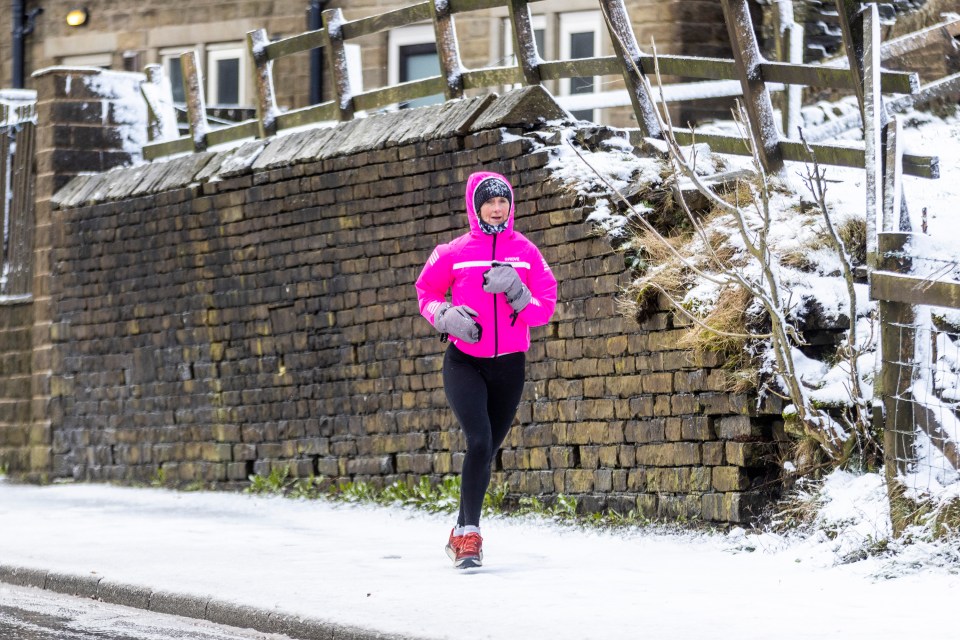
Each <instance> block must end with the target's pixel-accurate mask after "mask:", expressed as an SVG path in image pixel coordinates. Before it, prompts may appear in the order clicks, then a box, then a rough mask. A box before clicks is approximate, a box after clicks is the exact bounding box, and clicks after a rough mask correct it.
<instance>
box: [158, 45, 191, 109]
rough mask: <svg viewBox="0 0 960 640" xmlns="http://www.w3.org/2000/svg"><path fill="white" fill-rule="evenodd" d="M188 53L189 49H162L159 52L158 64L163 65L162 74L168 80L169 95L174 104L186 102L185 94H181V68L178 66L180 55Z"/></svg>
mask: <svg viewBox="0 0 960 640" xmlns="http://www.w3.org/2000/svg"><path fill="white" fill-rule="evenodd" d="M187 51H189V49H162V50H161V51H160V64H162V65H163V73H164V75H166V77H167V78H168V79H169V80H170V93H171V95H172V96H173V102H174V104H183V103H185V102H186V101H187V97H186V94H185V93H184V92H183V67H182V66H181V64H180V54H182V53H185V52H187Z"/></svg>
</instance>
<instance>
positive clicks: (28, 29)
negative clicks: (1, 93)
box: [10, 0, 43, 89]
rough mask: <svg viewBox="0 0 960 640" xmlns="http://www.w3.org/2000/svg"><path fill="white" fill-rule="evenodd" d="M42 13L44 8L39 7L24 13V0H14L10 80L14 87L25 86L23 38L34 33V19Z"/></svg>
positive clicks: (20, 87) (11, 16) (21, 87)
mask: <svg viewBox="0 0 960 640" xmlns="http://www.w3.org/2000/svg"><path fill="white" fill-rule="evenodd" d="M41 13H43V9H40V8H39V7H38V8H36V9H33V10H32V11H30V13H28V14H26V15H24V13H23V0H13V7H12V11H11V12H10V14H11V15H10V18H11V26H12V27H13V28H12V32H13V59H12V64H11V67H12V73H11V74H10V75H11V78H10V80H11V84H12V86H13V88H14V89H23V88H24V86H23V85H24V72H23V59H24V57H25V54H26V51H25V49H24V44H23V39H24V37H25V36H28V35H30V34H31V33H33V25H34V21H35V20H36V19H37V16H38V15H40V14H41Z"/></svg>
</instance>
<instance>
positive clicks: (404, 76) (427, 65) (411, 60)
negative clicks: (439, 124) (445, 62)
mask: <svg viewBox="0 0 960 640" xmlns="http://www.w3.org/2000/svg"><path fill="white" fill-rule="evenodd" d="M438 75H440V58H439V57H438V56H437V45H435V44H430V43H426V44H411V45H406V46H402V47H400V82H410V81H412V80H419V79H421V78H429V77H431V76H438ZM440 102H443V95H442V94H439V93H438V94H436V95H432V96H427V97H425V98H418V99H416V100H410V101H409V102H405V103H404V104H402V105H401V107H404V108H409V107H422V106H425V105H428V104H438V103H440Z"/></svg>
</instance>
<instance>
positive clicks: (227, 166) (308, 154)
mask: <svg viewBox="0 0 960 640" xmlns="http://www.w3.org/2000/svg"><path fill="white" fill-rule="evenodd" d="M569 118H570V115H569V114H568V113H567V112H566V111H564V110H563V109H562V108H561V107H560V106H559V105H558V104H557V103H556V101H554V99H553V96H551V95H550V93H549V92H547V90H546V89H544V88H543V87H541V86H539V85H535V86H531V87H524V88H522V89H516V90H514V91H510V92H508V93H506V94H504V95H502V96H497V95H496V94H487V95H484V96H480V97H477V98H464V99H459V100H450V101H447V102H444V103H442V104H438V105H431V106H428V107H420V108H418V109H410V110H401V111H393V112H387V113H378V114H374V115H371V116H369V117H367V118H358V119H354V120H350V121H347V122H343V123H340V124H338V125H337V126H334V127H328V128H317V129H308V130H304V131H298V132H295V133H290V134H288V135H281V136H276V137H273V138H270V139H269V140H253V141H248V142H246V143H244V144H242V145H241V146H239V147H237V148H234V149H228V150H224V151H219V152H213V151H206V152H202V153H192V154H187V155H184V156H179V157H176V158H172V159H169V160H165V161H157V162H152V163H149V164H143V165H137V166H135V167H124V168H119V169H114V170H112V171H109V172H105V173H101V174H95V175H86V176H77V177H76V178H74V179H73V180H72V181H70V182H69V183H68V184H67V185H65V186H64V187H63V189H61V190H60V191H59V192H58V193H57V194H55V195H54V197H53V204H54V205H55V206H59V207H60V208H70V207H77V206H83V205H88V204H94V203H97V202H105V201H108V200H122V199H124V198H130V197H139V196H144V195H149V194H153V193H160V192H163V191H169V190H173V189H177V188H181V187H185V186H187V185H190V184H192V183H197V182H207V181H210V180H215V179H218V178H225V177H230V176H237V175H241V174H243V173H247V172H249V171H254V172H256V171H262V170H265V169H271V168H276V167H280V166H284V165H291V164H296V163H299V162H312V161H317V160H322V159H325V158H332V157H336V156H345V155H350V154H355V153H359V152H362V151H369V150H373V149H380V148H384V147H391V146H399V145H404V144H412V143H416V142H423V141H425V140H433V139H440V138H445V137H449V136H453V135H464V134H467V133H470V132H475V131H480V130H483V129H495V128H499V127H504V126H523V125H530V124H532V123H535V122H538V121H540V122H543V121H547V120H555V119H569Z"/></svg>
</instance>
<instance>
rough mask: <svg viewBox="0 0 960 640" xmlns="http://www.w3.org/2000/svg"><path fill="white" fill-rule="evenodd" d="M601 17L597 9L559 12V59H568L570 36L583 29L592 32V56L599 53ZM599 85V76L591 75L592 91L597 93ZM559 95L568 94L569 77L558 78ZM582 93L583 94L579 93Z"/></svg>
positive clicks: (595, 113)
mask: <svg viewBox="0 0 960 640" xmlns="http://www.w3.org/2000/svg"><path fill="white" fill-rule="evenodd" d="M602 27H603V19H602V17H601V15H600V12H599V11H573V12H570V13H561V14H560V28H559V37H560V47H559V49H560V59H561V60H570V59H571V58H570V49H571V46H570V36H571V34H574V33H583V32H585V31H592V32H593V55H594V57H597V56H600V55H601V50H600V47H601V40H600V34H601V33H602ZM599 86H600V78H599V77H598V76H594V77H593V92H594V93H599V91H598V90H597V89H598V87H599ZM560 95H562V96H568V95H570V78H563V79H561V80H560ZM581 95H584V94H581ZM592 111H593V116H592V118H591V119H592V120H594V121H596V115H597V110H596V109H593V110H592Z"/></svg>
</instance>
